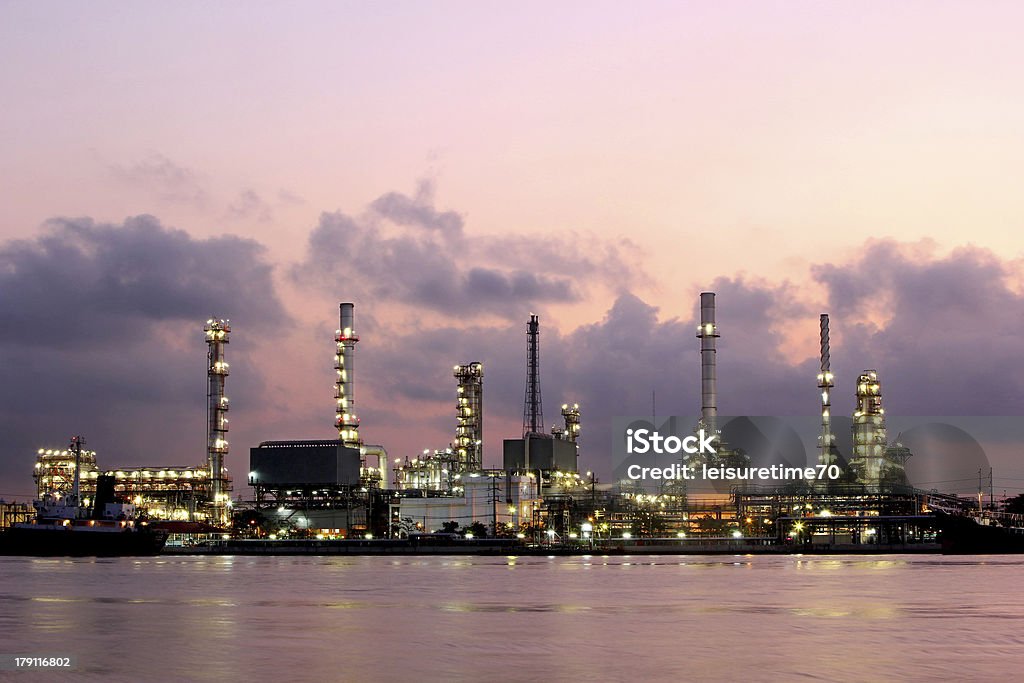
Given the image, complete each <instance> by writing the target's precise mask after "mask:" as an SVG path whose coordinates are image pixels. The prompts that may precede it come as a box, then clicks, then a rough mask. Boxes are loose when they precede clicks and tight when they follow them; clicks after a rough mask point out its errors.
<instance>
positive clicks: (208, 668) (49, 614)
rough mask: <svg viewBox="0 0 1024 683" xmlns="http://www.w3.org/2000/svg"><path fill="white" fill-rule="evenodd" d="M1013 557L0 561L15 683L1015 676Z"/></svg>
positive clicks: (1021, 606) (1023, 578) (1020, 649)
mask: <svg viewBox="0 0 1024 683" xmlns="http://www.w3.org/2000/svg"><path fill="white" fill-rule="evenodd" d="M1022 586H1024V558H1018V557H959V558H952V557H943V556H927V557H920V556H896V555H887V556H877V557H863V556H859V557H849V556H847V557H821V556H816V557H764V556H757V557H750V556H735V557H693V556H690V557H675V556H673V557H668V556H665V557H632V558H631V557H615V558H609V557H601V556H593V557H568V558H566V557H559V558H544V557H528V558H523V557H519V558H513V557H507V558H506V557H469V558H463V557H430V558H418V557H405V558H385V557H350V558H327V557H306V558H287V557H260V558H250V557H157V558H142V559H139V558H119V559H29V558H0V652H2V653H4V654H21V653H52V654H55V655H61V654H69V653H73V654H75V655H76V656H77V670H76V671H75V672H74V674H73V675H72V676H66V675H53V674H40V673H38V672H36V673H28V672H16V673H10V672H0V678H3V677H6V678H5V680H81V679H84V680H111V681H176V680H194V681H235V680H252V681H264V680H273V681H297V680H316V681H378V680H379V681H407V680H408V681H420V680H426V681H544V680H550V681H562V680H589V681H604V680H637V681H645V680H686V681H700V680H721V681H735V680H752V681H760V680H765V681H768V680H786V681H790V680H827V681H830V680H851V681H872V680H874V681H882V680H911V679H913V680H945V681H981V680H991V679H996V678H998V679H1007V678H1008V677H1015V676H1017V675H1020V672H1021V670H1022V669H1024V591H1022Z"/></svg>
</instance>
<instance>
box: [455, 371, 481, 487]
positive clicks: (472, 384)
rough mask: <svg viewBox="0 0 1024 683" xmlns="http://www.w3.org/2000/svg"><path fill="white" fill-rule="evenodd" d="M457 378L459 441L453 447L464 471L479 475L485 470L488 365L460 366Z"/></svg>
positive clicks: (457, 426)
mask: <svg viewBox="0 0 1024 683" xmlns="http://www.w3.org/2000/svg"><path fill="white" fill-rule="evenodd" d="M454 375H455V379H457V380H458V381H459V386H458V390H457V391H458V396H457V401H458V402H457V404H456V406H455V416H456V425H455V440H454V441H453V442H452V448H453V449H454V450H455V456H456V458H457V460H458V467H459V471H460V472H478V471H479V470H481V469H483V465H484V458H483V443H484V366H483V363H479V362H477V361H473V362H472V363H467V364H466V365H456V366H455V368H454Z"/></svg>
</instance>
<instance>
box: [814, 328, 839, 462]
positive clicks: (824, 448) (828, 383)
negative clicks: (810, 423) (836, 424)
mask: <svg viewBox="0 0 1024 683" xmlns="http://www.w3.org/2000/svg"><path fill="white" fill-rule="evenodd" d="M834 386H835V383H834V382H833V376H832V368H831V355H830V353H829V339H828V314H827V313H822V314H821V372H819V373H818V388H819V389H821V436H819V437H818V448H819V449H820V451H821V452H820V453H819V454H818V464H819V465H826V466H827V465H835V464H836V452H835V445H836V438H835V435H833V434H832V416H831V411H832V387H834Z"/></svg>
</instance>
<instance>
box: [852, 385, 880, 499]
mask: <svg viewBox="0 0 1024 683" xmlns="http://www.w3.org/2000/svg"><path fill="white" fill-rule="evenodd" d="M885 452H886V435H885V409H884V408H882V386H881V384H880V383H879V381H878V373H877V372H876V371H875V370H865V371H864V372H862V373H861V374H860V376H859V377H858V378H857V410H856V411H855V412H854V413H853V458H852V459H851V460H850V468H851V469H852V470H853V471H854V472H855V473H856V474H857V483H858V484H865V485H868V486H877V485H878V484H879V483H881V479H882V474H883V469H884V468H885Z"/></svg>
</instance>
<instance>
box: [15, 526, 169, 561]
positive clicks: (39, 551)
mask: <svg viewBox="0 0 1024 683" xmlns="http://www.w3.org/2000/svg"><path fill="white" fill-rule="evenodd" d="M166 541H167V532H165V531H161V530H156V529H154V530H148V529H147V530H142V531H139V530H132V531H122V532H90V531H82V530H72V529H60V528H57V529H53V528H46V527H36V528H32V527H12V528H9V529H5V530H4V531H3V532H0V555H27V556H31V557H62V556H64V557H90V556H95V557H120V556H134V555H156V554H158V553H159V552H160V551H161V550H163V547H164V543H166Z"/></svg>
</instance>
